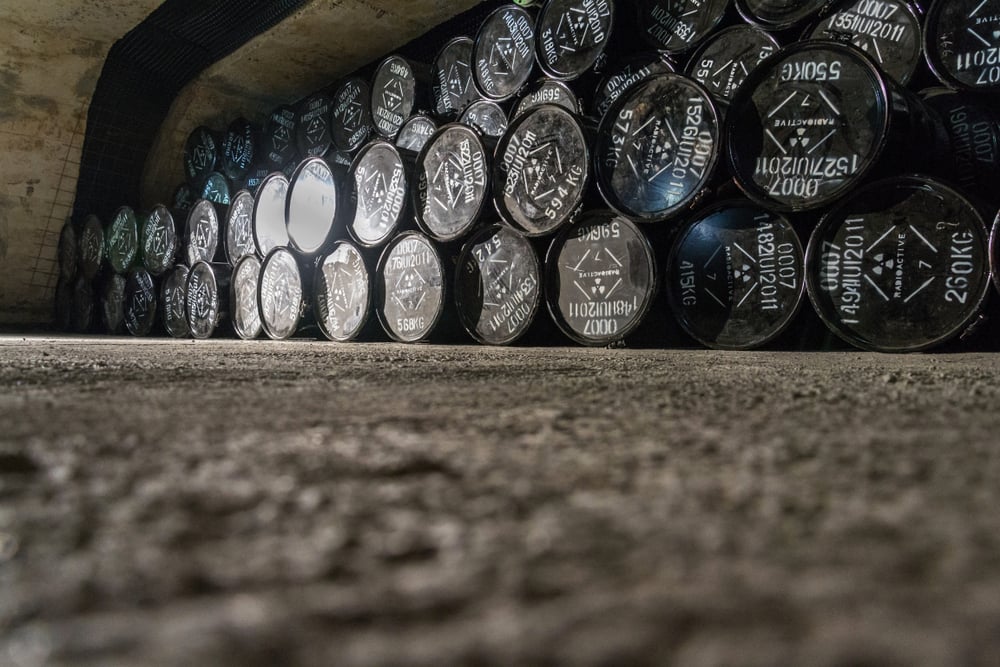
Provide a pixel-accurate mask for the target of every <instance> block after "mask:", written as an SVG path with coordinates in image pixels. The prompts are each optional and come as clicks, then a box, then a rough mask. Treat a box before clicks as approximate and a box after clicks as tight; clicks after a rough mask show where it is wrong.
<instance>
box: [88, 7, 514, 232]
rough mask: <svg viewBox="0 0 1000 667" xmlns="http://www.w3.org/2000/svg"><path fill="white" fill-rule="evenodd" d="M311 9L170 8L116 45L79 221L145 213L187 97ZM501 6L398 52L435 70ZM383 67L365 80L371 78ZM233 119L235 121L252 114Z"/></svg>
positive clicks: (92, 125)
mask: <svg viewBox="0 0 1000 667" xmlns="http://www.w3.org/2000/svg"><path fill="white" fill-rule="evenodd" d="M310 1H311V0H166V2H164V3H163V4H162V5H161V6H160V7H159V8H158V9H157V10H156V11H154V12H153V13H152V14H150V15H149V17H147V18H146V20H145V21H143V22H142V23H140V24H139V25H138V26H137V27H136V28H135V29H133V30H132V31H131V32H129V33H128V34H127V35H125V37H123V38H122V39H121V40H119V41H118V42H116V43H115V45H114V46H112V47H111V51H110V52H109V54H108V59H107V61H106V62H105V64H104V70H103V71H102V72H101V77H100V79H99V80H98V82H97V89H96V91H95V92H94V97H93V99H92V101H91V104H90V114H89V117H88V120H87V133H86V136H85V138H84V142H83V157H82V160H81V163H80V178H79V182H78V185H77V192H76V202H75V205H74V208H73V218H74V221H75V222H77V223H80V222H82V220H83V218H84V217H85V216H87V215H88V214H91V213H96V214H97V215H98V217H100V218H101V219H102V220H105V221H106V220H108V219H109V218H110V217H111V215H112V214H113V213H114V211H115V209H117V208H118V207H119V206H121V205H123V204H130V205H132V206H136V205H138V203H139V195H140V187H141V181H142V173H143V167H144V166H145V163H146V157H147V155H148V154H149V151H150V150H151V148H152V145H153V141H155V139H156V135H157V132H158V131H159V129H160V126H161V125H162V124H163V121H164V119H165V118H166V116H167V113H168V112H169V110H170V105H171V104H172V103H173V101H174V98H175V97H176V96H177V95H178V94H179V93H180V91H181V89H182V88H183V87H184V86H185V85H187V84H188V83H189V82H190V81H191V80H192V79H194V78H195V77H196V76H197V75H198V74H199V73H201V72H202V71H203V70H205V69H206V68H208V67H209V66H210V65H212V64H213V63H215V62H216V61H218V60H221V59H222V58H224V57H225V56H227V55H229V54H230V53H232V52H233V51H235V50H236V49H238V48H239V47H240V46H242V45H243V44H245V43H246V42H248V41H249V40H251V39H252V38H253V37H256V36H257V35H259V34H260V33H262V32H265V31H266V30H268V29H270V28H271V27H273V26H275V25H277V24H278V23H279V22H280V21H281V20H282V19H284V18H285V17H286V16H288V15H289V14H291V13H292V12H293V11H295V10H296V9H297V8H299V7H301V6H302V5H305V4H306V3H308V2H310ZM502 4H504V0H482V1H481V2H480V3H479V4H478V5H476V6H475V7H473V8H472V9H470V10H468V11H466V12H465V13H463V14H459V15H458V16H456V17H454V18H453V19H451V20H449V21H447V22H445V23H443V24H441V25H439V26H428V28H429V30H428V32H427V33H426V34H424V35H423V36H421V37H418V38H417V39H415V40H413V41H411V42H410V43H409V44H407V45H405V46H403V47H401V48H400V49H398V51H397V52H398V53H400V54H402V55H405V56H407V57H409V58H412V59H414V60H416V61H418V62H425V63H431V62H433V60H434V57H435V55H436V54H437V51H438V50H439V49H440V48H441V47H442V46H444V44H445V43H446V42H447V41H448V40H449V39H451V38H452V37H455V36H457V35H468V36H470V37H472V36H474V35H475V34H476V30H477V29H478V28H479V26H480V25H481V24H482V21H483V19H485V18H486V16H487V15H488V14H489V12H491V11H493V10H495V9H496V8H497V7H499V6H500V5H502ZM378 60H381V58H379V59H378ZM377 62H378V61H376V63H377ZM376 63H369V64H368V65H366V66H365V67H362V68H360V69H359V70H358V73H361V74H364V75H370V74H371V72H372V70H373V69H374V65H375V64H376ZM335 83H336V82H335V81H333V80H331V81H330V85H331V86H333V85H334V84H335ZM289 101H292V100H289ZM232 111H233V118H236V117H237V116H239V115H240V114H241V113H245V112H244V110H241V109H233V110H232ZM219 129H221V128H219ZM177 160H178V161H180V160H181V156H180V155H178V156H177Z"/></svg>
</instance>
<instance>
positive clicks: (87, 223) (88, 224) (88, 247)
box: [79, 215, 105, 280]
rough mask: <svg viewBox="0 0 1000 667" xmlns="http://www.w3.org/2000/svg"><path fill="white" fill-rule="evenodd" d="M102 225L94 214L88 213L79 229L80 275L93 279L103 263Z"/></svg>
mask: <svg viewBox="0 0 1000 667" xmlns="http://www.w3.org/2000/svg"><path fill="white" fill-rule="evenodd" d="M104 246H105V244H104V225H102V224H101V221H100V219H99V218H98V217H97V216H96V215H88V216H87V217H86V218H85V219H84V221H83V228H82V229H81V230H80V269H79V270H80V275H82V276H83V277H84V278H86V279H87V280H93V279H94V278H95V277H96V276H97V274H98V273H99V272H100V270H101V266H102V265H103V264H104V259H105V253H104Z"/></svg>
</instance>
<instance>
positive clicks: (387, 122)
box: [371, 55, 417, 139]
mask: <svg viewBox="0 0 1000 667" xmlns="http://www.w3.org/2000/svg"><path fill="white" fill-rule="evenodd" d="M416 93H417V79H416V77H415V76H414V74H413V68H412V67H410V63H409V62H407V60H406V58H403V57H402V56H398V55H391V56H389V57H388V58H386V59H385V60H383V61H382V62H381V63H379V66H378V68H377V69H376V70H375V78H374V79H373V80H372V98H371V100H372V118H373V119H374V121H375V129H376V130H377V131H378V133H379V134H380V135H382V136H383V137H385V138H387V139H395V138H396V135H397V134H399V128H401V127H402V126H403V123H404V122H406V119H407V118H409V117H410V114H412V113H413V107H414V105H415V104H416Z"/></svg>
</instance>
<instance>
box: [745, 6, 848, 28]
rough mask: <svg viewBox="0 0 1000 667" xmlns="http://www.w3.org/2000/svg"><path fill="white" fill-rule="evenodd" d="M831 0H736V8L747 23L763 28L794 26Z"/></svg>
mask: <svg viewBox="0 0 1000 667" xmlns="http://www.w3.org/2000/svg"><path fill="white" fill-rule="evenodd" d="M830 2H831V0H736V10H737V11H738V12H739V13H740V16H742V17H743V19H744V20H745V21H746V22H747V23H751V24H753V25H756V26H758V27H760V28H763V29H764V30H770V31H776V30H787V29H789V28H794V27H795V26H797V25H800V24H802V23H803V22H805V21H808V20H809V19H810V18H812V17H813V16H815V15H817V14H819V13H820V12H821V11H822V10H823V8H824V7H826V6H828V5H829V4H830Z"/></svg>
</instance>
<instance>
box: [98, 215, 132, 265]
mask: <svg viewBox="0 0 1000 667" xmlns="http://www.w3.org/2000/svg"><path fill="white" fill-rule="evenodd" d="M104 244H105V252H106V253H107V256H108V264H109V265H110V266H111V270H112V271H114V272H115V273H127V272H128V270H129V269H130V268H132V266H133V265H134V264H135V263H136V261H137V260H138V259H139V221H138V219H137V218H136V215H135V211H133V210H132V208H131V207H129V206H122V207H121V208H119V209H118V210H117V211H116V212H115V215H114V217H112V218H111V222H110V223H108V228H107V230H106V231H105V241H104Z"/></svg>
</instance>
